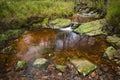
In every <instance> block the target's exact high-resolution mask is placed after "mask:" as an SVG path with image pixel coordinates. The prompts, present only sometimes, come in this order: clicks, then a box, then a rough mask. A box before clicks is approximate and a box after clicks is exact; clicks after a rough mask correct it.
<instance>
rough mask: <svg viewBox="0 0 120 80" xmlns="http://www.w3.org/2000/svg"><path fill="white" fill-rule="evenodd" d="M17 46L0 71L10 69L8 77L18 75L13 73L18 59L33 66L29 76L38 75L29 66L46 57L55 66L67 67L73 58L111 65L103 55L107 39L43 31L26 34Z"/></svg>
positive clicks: (6, 57)
mask: <svg viewBox="0 0 120 80" xmlns="http://www.w3.org/2000/svg"><path fill="white" fill-rule="evenodd" d="M15 44H16V47H15V50H16V51H17V53H16V54H13V55H7V56H5V59H7V60H9V61H8V62H4V61H1V62H4V63H5V64H7V66H6V65H5V66H4V65H3V66H2V67H0V68H1V69H2V68H3V67H4V70H6V71H7V68H5V67H11V71H10V74H8V75H9V76H11V74H16V73H17V72H15V71H14V64H15V62H16V61H17V60H18V59H23V60H26V61H27V62H29V63H30V64H29V63H28V64H27V65H28V69H29V70H27V71H26V72H28V73H29V72H31V71H35V70H33V69H32V68H31V67H30V66H29V65H31V63H32V62H33V60H34V59H35V58H38V57H44V58H46V59H49V60H51V61H52V62H53V63H56V64H67V63H68V62H69V60H68V58H70V57H73V56H84V57H86V58H88V59H89V60H91V61H92V62H94V63H96V64H98V65H105V66H108V67H109V66H110V65H112V63H111V61H108V60H106V59H104V58H102V56H101V53H103V52H104V50H105V49H106V48H107V44H106V43H105V41H104V39H101V38H99V37H90V36H86V35H79V34H76V33H74V32H70V31H69V32H66V31H59V30H52V29H41V30H38V31H29V32H28V33H26V34H23V35H22V36H21V37H20V38H19V41H18V42H16V43H15ZM3 57H4V55H3ZM0 58H2V56H0ZM2 59H3V58H2ZM8 63H9V64H8ZM107 64H109V65H107ZM1 71H2V70H1ZM16 75H17V74H16ZM16 75H15V76H16Z"/></svg>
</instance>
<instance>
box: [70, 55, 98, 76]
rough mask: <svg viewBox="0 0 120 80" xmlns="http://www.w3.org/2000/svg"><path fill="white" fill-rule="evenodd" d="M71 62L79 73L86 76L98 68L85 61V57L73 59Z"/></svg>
mask: <svg viewBox="0 0 120 80" xmlns="http://www.w3.org/2000/svg"><path fill="white" fill-rule="evenodd" d="M70 62H71V63H72V64H73V65H74V66H75V68H76V69H77V71H78V72H79V73H82V74H83V75H84V76H86V75H88V74H89V73H90V72H91V71H93V70H95V69H96V68H97V66H96V65H95V64H93V63H92V62H90V61H89V60H87V59H85V58H84V57H80V58H78V57H75V58H71V59H70Z"/></svg>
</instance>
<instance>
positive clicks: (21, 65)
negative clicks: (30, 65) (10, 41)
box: [15, 60, 26, 71]
mask: <svg viewBox="0 0 120 80" xmlns="http://www.w3.org/2000/svg"><path fill="white" fill-rule="evenodd" d="M25 67H26V61H24V60H19V61H18V62H17V63H16V64H15V71H20V70H23V69H25Z"/></svg>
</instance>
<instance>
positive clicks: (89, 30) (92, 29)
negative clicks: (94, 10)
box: [74, 19, 107, 36]
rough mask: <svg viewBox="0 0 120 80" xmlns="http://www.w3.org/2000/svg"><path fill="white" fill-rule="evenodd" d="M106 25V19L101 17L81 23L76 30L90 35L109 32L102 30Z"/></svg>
mask: <svg viewBox="0 0 120 80" xmlns="http://www.w3.org/2000/svg"><path fill="white" fill-rule="evenodd" d="M105 25H106V20H105V19H100V20H96V21H91V22H88V23H84V24H82V25H80V26H79V27H78V28H76V29H75V30H74V31H75V32H77V33H82V34H86V35H90V36H95V35H100V34H107V33H105V32H104V31H102V29H103V27H104V26H105Z"/></svg>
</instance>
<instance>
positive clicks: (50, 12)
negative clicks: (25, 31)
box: [0, 0, 74, 20]
mask: <svg viewBox="0 0 120 80" xmlns="http://www.w3.org/2000/svg"><path fill="white" fill-rule="evenodd" d="M73 12H74V3H73V2H72V1H68V2H64V1H60V0H59V1H55V2H53V0H37V1H32V0H26V1H25V0H24V1H23V0H21V1H17V0H1V1H0V20H1V19H3V18H6V19H10V18H17V19H20V18H24V19H25V18H27V17H30V16H39V15H41V16H45V17H50V18H52V17H55V16H57V17H58V16H59V17H62V16H69V15H72V14H73Z"/></svg>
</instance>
